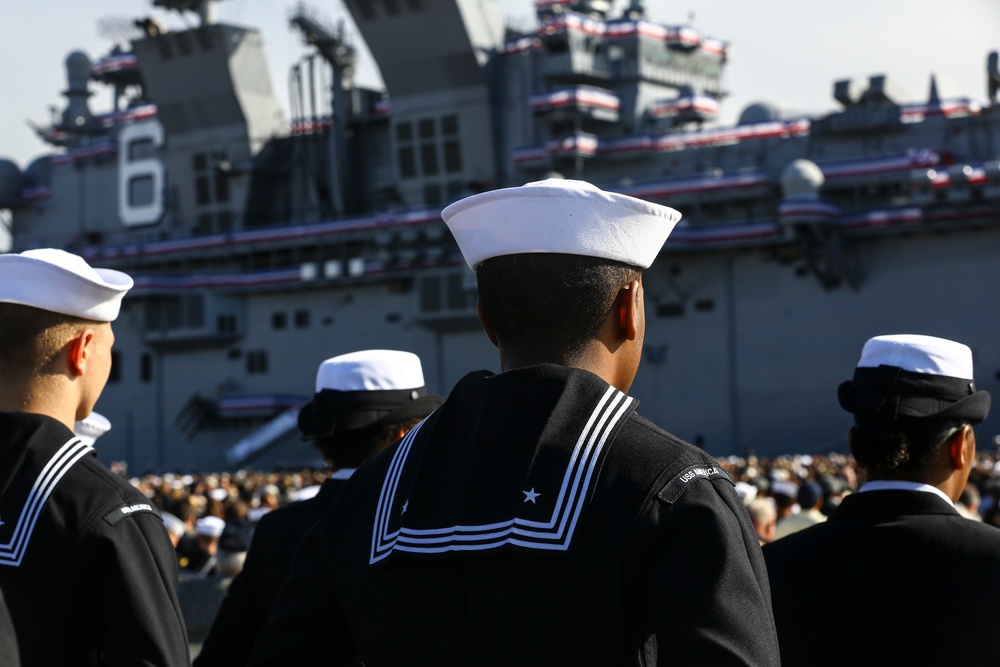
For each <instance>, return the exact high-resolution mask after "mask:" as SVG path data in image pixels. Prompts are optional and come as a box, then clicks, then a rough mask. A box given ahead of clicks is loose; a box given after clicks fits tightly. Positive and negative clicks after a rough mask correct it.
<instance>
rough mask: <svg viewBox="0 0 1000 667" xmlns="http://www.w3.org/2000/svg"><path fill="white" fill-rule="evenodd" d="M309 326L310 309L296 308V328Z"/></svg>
mask: <svg viewBox="0 0 1000 667" xmlns="http://www.w3.org/2000/svg"><path fill="white" fill-rule="evenodd" d="M308 326H309V311H308V310H296V311H295V328H296V329H305V328H306V327H308Z"/></svg>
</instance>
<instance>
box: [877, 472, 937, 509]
mask: <svg viewBox="0 0 1000 667" xmlns="http://www.w3.org/2000/svg"><path fill="white" fill-rule="evenodd" d="M865 491H923V492H924V493H933V494H934V495H936V496H939V497H941V498H943V499H944V500H945V502H947V503H948V504H949V505H951V506H952V507H954V506H955V503H953V502H952V500H951V498H949V497H948V496H947V495H945V492H944V491H942V490H941V489H939V488H937V487H936V486H931V485H930V484H921V483H920V482H907V481H905V480H901V479H896V480H878V481H875V482H865V483H864V484H863V485H862V486H861V488H860V489H858V493H864V492H865Z"/></svg>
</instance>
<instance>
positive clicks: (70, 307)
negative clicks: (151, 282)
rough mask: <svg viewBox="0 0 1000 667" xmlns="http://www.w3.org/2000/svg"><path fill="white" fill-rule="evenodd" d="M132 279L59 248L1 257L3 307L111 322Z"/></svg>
mask: <svg viewBox="0 0 1000 667" xmlns="http://www.w3.org/2000/svg"><path fill="white" fill-rule="evenodd" d="M131 287H132V279H131V278H130V277H128V275H126V274H124V273H122V272H121V271H114V270H112V269H94V268H91V266H90V265H89V264H87V262H86V261H85V260H84V259H83V258H82V257H80V256H79V255H74V254H72V253H68V252H66V251H64V250H57V249H55V248H41V249H38V250H25V251H24V252H22V253H19V254H18V253H6V254H0V302H5V303H17V304H21V305H23V306H32V307H33V308H39V309H41V310H48V311H51V312H53V313H61V314H63V315H71V316H73V317H79V318H81V319H85V320H94V321H97V322H112V321H114V319H115V318H116V317H118V311H119V309H120V308H121V303H122V297H124V296H125V292H127V291H128V290H129V289H131Z"/></svg>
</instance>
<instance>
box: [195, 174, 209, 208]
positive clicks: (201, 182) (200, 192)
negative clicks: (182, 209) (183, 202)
mask: <svg viewBox="0 0 1000 667" xmlns="http://www.w3.org/2000/svg"><path fill="white" fill-rule="evenodd" d="M194 200H195V202H196V203H197V204H198V205H199V206H204V205H205V204H208V203H210V202H211V201H212V194H211V192H210V191H209V187H208V176H197V177H195V179H194Z"/></svg>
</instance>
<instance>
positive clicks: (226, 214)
mask: <svg viewBox="0 0 1000 667" xmlns="http://www.w3.org/2000/svg"><path fill="white" fill-rule="evenodd" d="M232 228H233V212H232V211H219V231H220V232H228V231H229V230H230V229H232Z"/></svg>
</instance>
